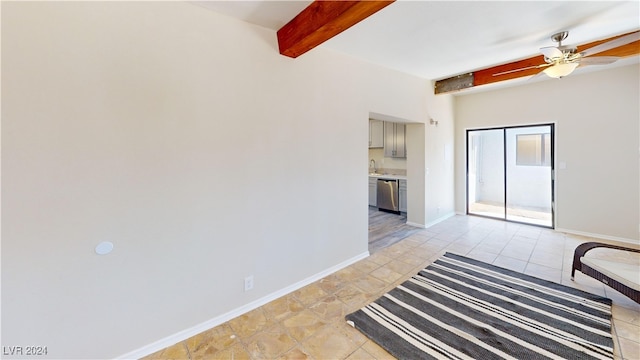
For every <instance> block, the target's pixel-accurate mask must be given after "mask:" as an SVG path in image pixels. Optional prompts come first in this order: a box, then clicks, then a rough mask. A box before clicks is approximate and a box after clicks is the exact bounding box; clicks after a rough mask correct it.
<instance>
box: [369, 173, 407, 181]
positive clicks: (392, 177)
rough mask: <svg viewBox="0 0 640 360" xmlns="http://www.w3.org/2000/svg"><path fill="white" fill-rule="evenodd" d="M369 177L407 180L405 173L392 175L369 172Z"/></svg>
mask: <svg viewBox="0 0 640 360" xmlns="http://www.w3.org/2000/svg"><path fill="white" fill-rule="evenodd" d="M369 178H376V179H397V180H407V176H406V175H392V174H369Z"/></svg>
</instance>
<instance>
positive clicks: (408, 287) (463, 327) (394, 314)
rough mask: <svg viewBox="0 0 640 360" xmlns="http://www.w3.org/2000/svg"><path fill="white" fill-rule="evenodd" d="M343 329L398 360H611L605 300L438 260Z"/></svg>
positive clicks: (452, 258) (482, 266) (465, 262)
mask: <svg viewBox="0 0 640 360" xmlns="http://www.w3.org/2000/svg"><path fill="white" fill-rule="evenodd" d="M346 319H347V321H348V322H349V323H350V324H352V325H353V326H355V328H356V329H358V330H360V331H361V332H362V333H364V334H365V335H367V337H369V338H370V339H371V340H373V341H375V342H376V343H378V344H379V345H380V346H382V347H383V348H385V349H386V350H387V351H388V352H389V353H391V354H392V355H393V356H395V357H397V358H398V359H514V358H515V359H581V360H582V359H612V358H613V340H612V337H611V300H610V299H606V298H603V297H600V296H597V295H593V294H590V293H587V292H584V291H580V290H577V289H573V288H569V287H567V286H564V285H560V284H556V283H553V282H550V281H546V280H542V279H538V278H535V277H532V276H528V275H524V274H522V273H518V272H514V271H510V270H507V269H503V268H500V267H497V266H493V265H489V264H486V263H483V262H480V261H477V260H473V259H469V258H466V257H464V256H460V255H455V254H451V253H446V254H445V255H444V256H442V257H441V258H440V259H438V260H437V261H435V262H434V263H433V264H431V265H429V266H428V267H427V268H426V269H424V270H422V271H420V273H418V274H417V275H414V276H413V277H412V278H411V279H409V280H407V281H405V282H404V283H402V284H401V285H399V286H398V287H396V288H394V289H393V290H391V291H389V292H388V293H386V294H384V295H383V296H381V297H380V298H378V299H377V300H375V301H374V302H372V303H371V304H369V305H367V306H365V307H363V308H362V309H360V310H358V311H356V312H354V313H351V314H349V315H347V317H346Z"/></svg>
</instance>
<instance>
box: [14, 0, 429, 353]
mask: <svg viewBox="0 0 640 360" xmlns="http://www.w3.org/2000/svg"><path fill="white" fill-rule="evenodd" d="M1 6H2V14H1V16H2V19H1V20H2V23H1V24H2V25H1V26H2V143H1V144H2V164H1V166H2V341H3V343H2V345H6V346H10V345H15V346H18V345H43V346H48V349H49V354H48V357H50V358H67V359H71V358H84V359H86V358H92V359H95V358H113V357H116V356H120V355H122V354H126V353H130V352H132V351H135V350H136V349H139V348H141V347H145V346H147V345H148V344H151V343H153V342H155V341H157V340H159V339H163V338H165V337H170V336H172V335H174V334H176V333H179V332H181V331H183V330H184V329H188V328H192V327H194V326H196V325H198V324H201V323H203V322H206V321H208V320H210V319H215V318H216V317H218V316H220V315H221V314H225V313H229V312H233V311H234V310H235V309H238V308H240V307H242V306H244V305H246V304H250V303H252V302H255V301H258V300H260V299H262V298H264V297H266V296H268V295H270V294H273V293H277V292H278V291H281V290H282V289H285V288H287V287H289V286H291V285H292V284H296V283H298V282H300V281H302V280H304V279H307V278H309V277H312V276H314V275H316V274H319V273H322V272H323V271H325V270H326V269H330V268H332V267H335V266H337V265H339V264H342V263H344V262H345V261H349V260H350V259H354V258H356V257H358V256H362V255H363V254H366V253H367V181H368V179H367V166H368V158H367V155H368V154H367V141H368V121H367V119H368V114H369V112H371V111H373V112H379V113H384V114H393V115H395V116H397V117H400V118H405V119H409V120H411V121H424V114H425V108H426V104H425V99H426V98H427V88H428V86H427V83H426V81H425V80H423V79H419V78H417V77H412V76H409V75H406V74H401V73H398V72H395V71H391V70H386V69H383V68H380V67H378V66H375V65H372V64H368V63H364V62H360V61H357V60H355V59H353V58H351V57H347V56H344V55H341V54H338V53H334V52H331V51H328V50H325V49H322V48H318V49H315V50H314V51H311V52H309V53H307V54H305V55H303V56H301V57H299V58H297V59H290V58H287V57H284V56H281V55H279V54H278V51H277V43H276V36H275V32H274V31H272V30H268V29H265V28H261V27H258V26H253V25H249V24H247V23H244V22H241V21H238V20H236V19H233V18H230V17H227V16H223V15H219V14H216V13H214V12H212V11H209V10H206V9H203V8H201V7H198V6H195V5H192V4H189V3H187V2H2V5H1ZM102 241H110V242H113V243H114V245H115V247H114V250H113V252H111V253H110V254H108V255H104V256H99V255H97V254H96V253H95V252H94V248H95V247H96V245H97V244H98V243H100V242H102ZM249 275H253V276H254V285H255V286H254V289H253V290H251V291H249V292H244V291H243V279H244V278H245V277H246V276H249Z"/></svg>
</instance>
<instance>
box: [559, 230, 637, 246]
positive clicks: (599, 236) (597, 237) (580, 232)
mask: <svg viewBox="0 0 640 360" xmlns="http://www.w3.org/2000/svg"><path fill="white" fill-rule="evenodd" d="M555 230H556V231H558V232H563V233H567V234H574V235H580V236H586V237H591V238H596V239H604V240H612V241H619V242H623V243H628V244H634V245H638V244H640V240H637V239H627V238H622V237H617V236H610V235H603V234H594V233H590V232H585V231H577V230H571V229H562V228H556V229H555Z"/></svg>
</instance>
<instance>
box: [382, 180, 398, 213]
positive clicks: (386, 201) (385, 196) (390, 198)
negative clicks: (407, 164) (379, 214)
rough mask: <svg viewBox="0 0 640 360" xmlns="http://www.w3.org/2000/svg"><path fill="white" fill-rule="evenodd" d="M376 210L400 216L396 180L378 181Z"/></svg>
mask: <svg viewBox="0 0 640 360" xmlns="http://www.w3.org/2000/svg"><path fill="white" fill-rule="evenodd" d="M377 185H378V202H377V205H378V210H381V211H386V212H392V213H395V214H400V211H399V207H398V180H396V179H378V184H377Z"/></svg>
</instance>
